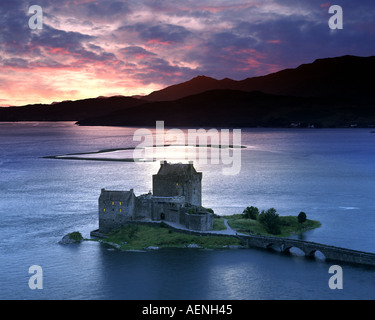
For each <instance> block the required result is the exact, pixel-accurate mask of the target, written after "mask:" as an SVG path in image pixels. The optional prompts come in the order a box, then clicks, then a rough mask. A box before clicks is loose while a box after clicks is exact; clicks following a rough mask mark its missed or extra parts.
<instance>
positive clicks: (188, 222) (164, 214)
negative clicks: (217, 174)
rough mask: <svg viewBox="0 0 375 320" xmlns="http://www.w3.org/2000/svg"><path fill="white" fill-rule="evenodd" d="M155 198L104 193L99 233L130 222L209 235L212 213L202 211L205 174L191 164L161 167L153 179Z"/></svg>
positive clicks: (131, 194)
mask: <svg viewBox="0 0 375 320" xmlns="http://www.w3.org/2000/svg"><path fill="white" fill-rule="evenodd" d="M152 189H153V194H151V192H149V193H148V194H144V195H141V196H138V197H137V196H136V195H135V194H134V190H133V189H130V190H129V191H109V190H105V189H102V190H101V194H100V197H99V232H100V233H107V232H109V231H112V230H115V229H117V228H119V227H121V226H122V225H125V224H126V223H127V222H129V221H168V222H173V223H176V224H178V225H180V226H181V227H184V228H187V229H190V230H198V231H210V230H212V228H213V212H212V210H208V209H205V208H203V207H202V173H201V172H197V171H196V170H195V168H194V166H193V163H192V162H189V164H182V163H177V164H171V163H167V162H166V161H162V162H161V163H160V169H159V171H158V173H157V174H156V175H153V176H152Z"/></svg>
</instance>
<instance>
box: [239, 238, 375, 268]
mask: <svg viewBox="0 0 375 320" xmlns="http://www.w3.org/2000/svg"><path fill="white" fill-rule="evenodd" d="M239 238H241V239H242V240H243V241H245V242H246V244H247V245H248V246H249V247H256V248H263V249H267V248H270V247H278V248H280V251H281V252H285V253H287V252H289V250H290V249H291V248H293V247H295V248H298V249H300V250H302V251H303V252H304V253H305V256H307V257H311V256H314V254H315V252H317V251H320V252H321V253H322V254H323V255H324V256H325V259H326V260H332V261H341V262H349V263H356V264H364V265H373V266H375V254H374V253H369V252H364V251H358V250H351V249H346V248H341V247H335V246H331V245H324V244H321V243H316V242H311V241H305V240H297V239H288V238H279V237H269V236H257V235H249V236H246V235H241V236H239Z"/></svg>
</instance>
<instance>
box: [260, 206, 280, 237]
mask: <svg viewBox="0 0 375 320" xmlns="http://www.w3.org/2000/svg"><path fill="white" fill-rule="evenodd" d="M258 220H259V222H260V223H261V224H262V225H263V226H264V228H265V229H266V231H267V232H268V233H271V234H280V233H281V229H280V225H281V222H280V218H279V215H278V214H277V213H276V209H274V208H271V209H268V210H267V211H266V212H265V211H264V210H263V211H262V213H261V214H260V215H259V219H258Z"/></svg>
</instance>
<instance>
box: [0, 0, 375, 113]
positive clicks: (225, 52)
mask: <svg viewBox="0 0 375 320" xmlns="http://www.w3.org/2000/svg"><path fill="white" fill-rule="evenodd" d="M32 5H39V6H40V7H41V8H42V10H43V24H42V29H35V30H32V29H31V28H30V27H29V19H30V18H31V17H32V16H33V14H32V13H31V14H30V13H29V12H28V11H29V7H30V6H32ZM331 5H340V6H341V7H342V9H343V27H344V28H343V29H341V30H339V29H337V30H331V29H330V28H329V25H328V21H329V19H330V18H331V17H332V14H330V13H329V12H328V9H329V8H330V6H331ZM347 54H350V55H357V56H372V55H375V3H374V1H373V0H358V1H354V0H337V1H335V2H328V1H327V2H326V1H324V0H320V1H316V0H309V1H304V0H263V1H261V0H250V1H242V0H231V1H229V0H183V1H182V0H173V1H172V0H163V1H162V0H55V1H52V0H33V1H23V0H1V1H0V106H12V105H16V106H17V105H25V104H31V103H52V102H58V101H64V100H78V99H84V98H93V97H98V96H113V95H125V96H131V95H144V94H148V93H150V92H152V91H154V90H159V89H162V88H164V87H166V86H168V85H172V84H176V83H180V82H184V81H187V80H190V79H191V78H194V77H196V76H198V75H205V76H209V77H213V78H216V79H223V78H226V77H228V78H231V79H235V80H242V79H246V78H248V77H254V76H260V75H266V74H269V73H272V72H276V71H279V70H282V69H285V68H295V67H298V66H299V65H300V64H303V63H311V62H313V61H314V60H316V59H319V58H327V57H337V56H342V55H347Z"/></svg>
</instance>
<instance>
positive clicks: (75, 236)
mask: <svg viewBox="0 0 375 320" xmlns="http://www.w3.org/2000/svg"><path fill="white" fill-rule="evenodd" d="M68 236H69V238H70V239H72V240H75V241H82V240H83V237H82V234H81V233H80V232H78V231H74V232H71V233H69V234H68Z"/></svg>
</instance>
